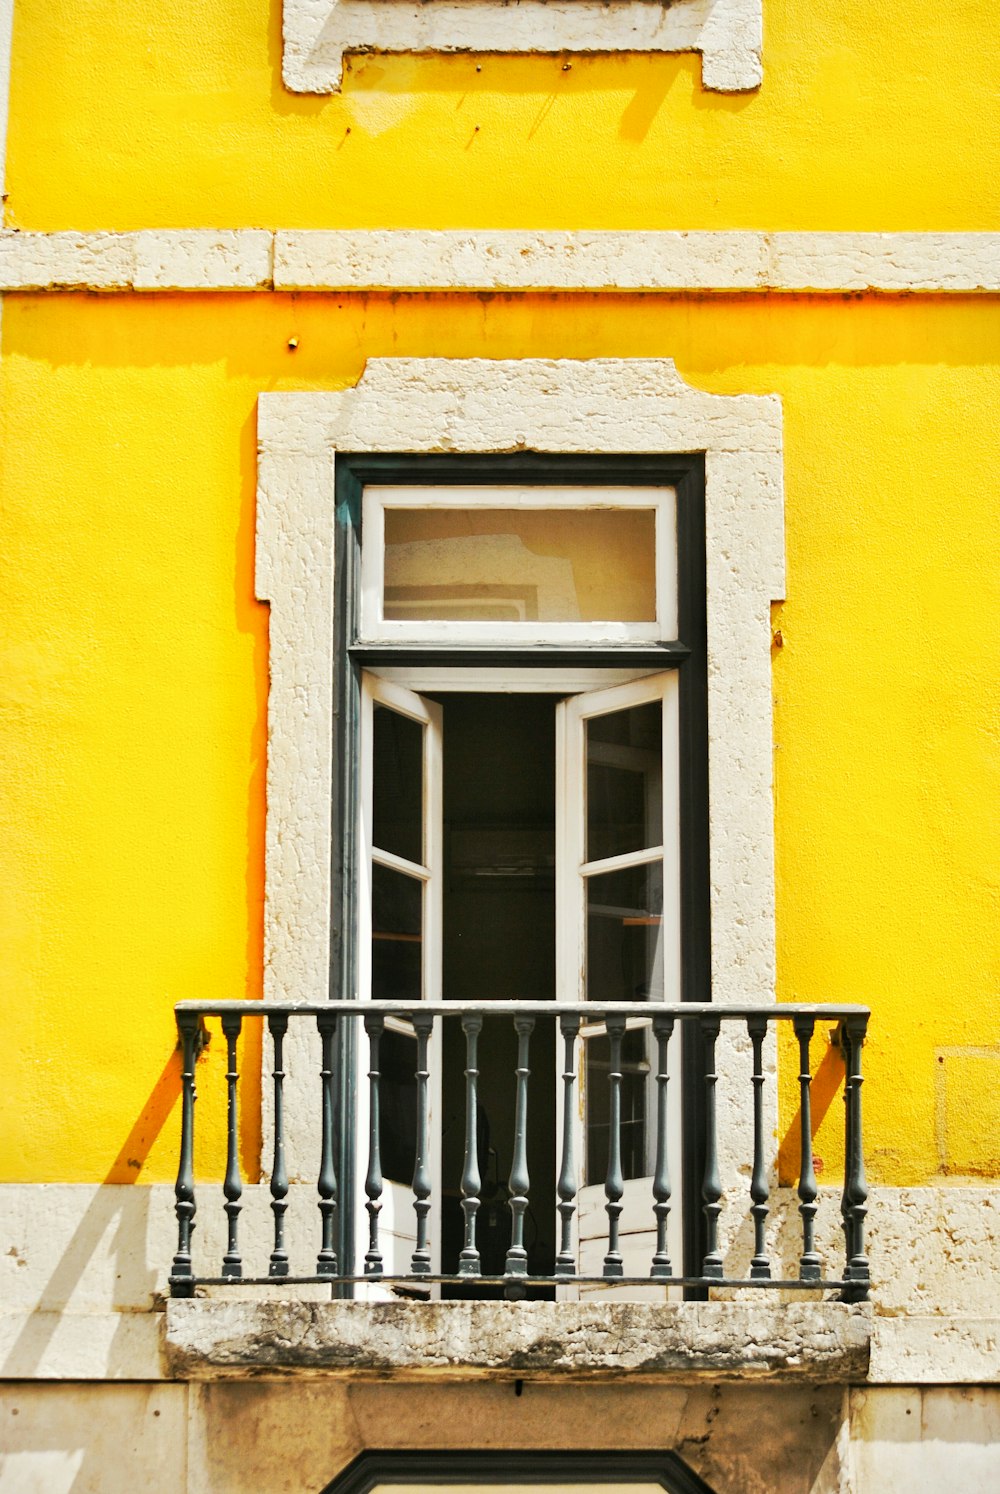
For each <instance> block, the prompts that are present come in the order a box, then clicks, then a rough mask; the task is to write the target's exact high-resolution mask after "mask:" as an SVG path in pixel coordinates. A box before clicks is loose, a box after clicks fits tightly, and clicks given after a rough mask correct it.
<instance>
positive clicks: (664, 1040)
mask: <svg viewBox="0 0 1000 1494" xmlns="http://www.w3.org/2000/svg"><path fill="white" fill-rule="evenodd" d="M673 1030H674V1019H673V1017H654V1018H653V1036H654V1037H655V1039H656V1162H655V1164H654V1167H653V1199H654V1203H653V1214H654V1215H655V1217H656V1254H655V1255H654V1256H653V1264H652V1267H651V1269H650V1272H649V1274H650V1276H652V1277H653V1278H654V1279H657V1280H663V1279H665V1278H666V1277H669V1276H673V1274H674V1268H673V1265H672V1264H671V1261H670V1253H669V1251H668V1249H667V1225H668V1222H669V1218H670V1151H669V1145H668V1143H669V1137H668V1134H667V1127H668V1114H669V1111H668V1107H667V1085H668V1084H669V1082H670V1074H669V1072H668V1062H669V1050H670V1038H671V1036H672V1034H673Z"/></svg>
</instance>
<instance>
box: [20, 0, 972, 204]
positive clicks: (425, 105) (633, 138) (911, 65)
mask: <svg viewBox="0 0 1000 1494" xmlns="http://www.w3.org/2000/svg"><path fill="white" fill-rule="evenodd" d="M567 63H568V64H569V67H568V70H565V64H567ZM480 69H481V70H480ZM11 90H12V91H11V126H10V139H9V149H8V171H7V192H8V199H7V205H6V221H7V223H8V224H11V225H13V226H17V227H21V228H44V229H55V228H79V229H105V228H150V227H152V228H155V227H181V228H189V227H193V226H197V225H202V224H204V225H210V226H213V227H246V226H257V227H274V226H279V227H288V228H292V227H376V228H387V227H388V228H392V227H425V228H436V227H455V228H473V227H483V228H504V227H512V228H524V227H543V228H766V229H782V228H785V229H817V230H822V229H870V230H873V231H878V230H902V229H910V230H917V229H957V230H969V229H987V228H995V227H996V226H997V221H998V212H1000V185H998V182H1000V173H998V172H997V169H996V167H997V160H998V155H1000V127H998V124H997V114H996V108H995V100H996V26H995V17H994V15H993V14H992V11H991V7H990V6H989V5H988V4H987V3H985V0H952V3H951V4H949V5H947V6H942V5H937V4H934V3H933V0H913V3H911V0H883V3H881V4H879V5H877V6H872V5H871V4H870V3H866V0H808V3H806V0H766V5H765V12H764V84H763V87H762V88H761V89H760V91H759V93H748V94H737V95H730V96H727V95H724V94H718V93H710V92H707V91H705V90H704V89H703V88H702V86H701V65H700V61H699V60H698V59H697V58H695V57H693V56H678V57H670V56H667V57H660V58H656V57H643V56H632V55H621V56H603V57H594V58H585V57H579V56H574V57H569V56H567V57H565V58H564V57H561V56H560V57H522V58H520V59H517V58H509V57H508V58H504V57H471V56H470V57H462V56H458V57H450V58H449V57H441V56H438V57H422V58H417V57H408V56H399V57H387V56H375V57H372V58H370V59H365V58H362V57H356V58H355V59H353V61H352V62H349V65H348V69H347V73H346V77H345V81H344V89H343V93H342V94H341V95H340V96H336V97H332V98H320V97H309V96H296V95H293V94H290V93H289V92H287V91H286V90H285V88H284V87H283V85H282V82H281V0H205V3H201V0H178V3H177V4H176V5H172V6H169V7H167V8H166V10H161V9H159V8H153V9H151V8H150V7H149V6H148V5H144V4H143V3H142V0H117V3H115V4H113V5H110V4H108V3H107V0H80V3H79V4H75V3H71V0H18V3H17V8H16V14H15V21H14V53H13V66H12V84H11ZM991 101H992V104H991Z"/></svg>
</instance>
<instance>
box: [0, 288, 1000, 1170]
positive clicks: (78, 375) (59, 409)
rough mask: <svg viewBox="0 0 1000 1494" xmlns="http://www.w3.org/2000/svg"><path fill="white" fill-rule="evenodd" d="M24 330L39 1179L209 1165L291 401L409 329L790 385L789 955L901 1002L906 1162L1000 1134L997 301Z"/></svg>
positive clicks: (252, 837) (856, 989)
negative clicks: (260, 501)
mask: <svg viewBox="0 0 1000 1494" xmlns="http://www.w3.org/2000/svg"><path fill="white" fill-rule="evenodd" d="M292 336H294V337H297V338H298V340H299V347H298V351H297V352H296V353H294V354H293V353H290V352H289V351H288V348H287V341H288V339H289V337H292ZM3 348H4V366H3V374H4V385H3V416H2V425H0V453H2V456H0V495H2V501H3V507H4V510H5V513H6V519H5V539H4V545H3V564H4V571H5V574H4V582H3V595H4V608H3V624H4V631H5V633H6V635H7V637H6V644H5V650H4V668H3V678H4V690H5V696H6V699H5V703H4V708H3V721H4V725H3V733H2V738H0V743H2V751H3V761H2V764H0V779H2V781H3V782H4V783H5V784H6V785H8V790H7V792H6V795H5V799H6V807H5V824H4V832H3V837H2V841H0V848H2V856H3V861H4V863H5V865H4V873H3V878H2V882H3V887H4V896H5V898H6V900H7V901H6V911H5V914H4V918H3V925H2V929H3V935H2V940H0V949H2V951H3V955H2V958H3V961H4V965H5V967H6V969H5V972H4V978H5V983H6V984H7V988H8V990H9V992H10V993H11V997H10V998H9V999H11V1000H15V1001H16V1002H17V1012H16V1016H15V1015H14V1013H13V1010H12V1009H11V1008H9V1009H8V1024H9V1026H10V1029H11V1034H12V1036H13V1037H15V1038H16V1044H17V1046H18V1048H19V1050H20V1057H19V1060H18V1062H17V1063H16V1064H14V1065H9V1064H8V1066H7V1074H6V1082H5V1084H4V1086H3V1087H2V1088H0V1099H2V1102H3V1104H4V1105H5V1107H7V1116H6V1118H5V1123H4V1127H3V1131H4V1135H5V1137H6V1152H5V1156H4V1160H3V1175H4V1176H5V1177H7V1178H11V1179H40V1178H41V1179H44V1178H52V1179H68V1180H89V1179H97V1178H104V1177H109V1176H110V1177H114V1178H120V1179H122V1180H125V1179H127V1178H128V1177H141V1178H142V1179H168V1178H169V1177H171V1176H172V1171H173V1168H174V1165H175V1157H176V1152H175V1145H176V1134H177V1132H176V1127H177V1107H176V1105H175V1104H174V1100H175V1097H176V1092H177V1072H176V1064H175V1061H173V1060H172V1059H171V1047H172V1042H173V1024H172V1012H171V1009H172V1003H173V1002H174V1001H175V1000H176V999H178V998H180V997H184V996H211V997H221V996H242V995H244V994H246V993H249V994H256V993H257V992H258V991H259V988H260V965H261V943H260V928H261V895H262V841H263V829H262V826H263V778H262V774H263V752H264V701H265V691H266V669H267V616H266V610H265V609H264V608H262V607H260V606H258V605H257V604H256V603H255V602H254V600H253V582H252V558H253V514H254V480H255V452H254V409H255V400H256V396H257V394H258V392H259V391H261V390H265V389H274V388H330V387H336V386H341V385H344V384H347V383H349V382H351V381H353V380H355V379H356V378H357V377H358V375H359V373H360V371H361V368H362V365H363V362H364V359H365V358H366V357H370V356H377V355H380V354H389V353H397V354H404V353H405V354H417V355H419V354H443V355H454V356H469V355H479V356H492V357H506V356H519V355H555V356H570V357H589V356H597V355H619V356H620V355H669V356H672V357H674V358H676V360H677V363H678V366H679V368H680V370H681V371H682V373H683V374H684V376H685V377H686V378H688V379H689V380H690V381H692V382H693V383H695V384H698V385H700V386H702V387H704V388H706V389H709V390H713V391H719V392H734V391H749V392H762V391H777V392H778V393H779V394H780V395H781V396H782V399H783V401H784V411H785V442H786V484H787V547H788V562H789V586H788V600H787V602H786V603H785V605H784V606H783V607H781V608H780V609H779V610H778V613H777V616H776V619H775V625H776V627H779V628H780V631H781V633H782V637H783V640H784V646H783V647H782V648H781V649H780V651H776V652H775V661H774V662H775V671H774V678H775V702H776V714H775V740H776V747H777V752H776V764H777V845H778V932H779V963H780V993H781V995H782V996H783V997H785V998H796V999H801V1000H824V1001H828V1000H829V1001H833V1000H838V999H863V1000H869V1001H870V1002H871V1003H872V1005H873V1006H874V1008H875V1011H876V1021H875V1024H874V1031H873V1034H872V1039H871V1042H870V1044H869V1046H868V1049H867V1052H866V1064H867V1071H868V1074H869V1079H870V1082H869V1084H868V1086H867V1087H866V1095H865V1098H866V1103H867V1127H866V1129H867V1136H868V1153H869V1161H870V1165H871V1173H872V1175H873V1177H874V1178H875V1179H876V1180H881V1181H887V1182H897V1183H904V1182H905V1183H918V1182H923V1181H926V1180H927V1179H929V1178H931V1177H933V1176H934V1175H935V1174H936V1173H938V1171H939V1169H940V1167H941V1164H942V1156H941V1153H940V1147H941V1144H942V1140H941V1135H940V1131H941V1124H942V1122H941V1117H942V1116H944V1118H945V1131H946V1133H947V1134H946V1137H945V1143H946V1147H947V1148H949V1149H950V1150H949V1151H947V1152H946V1155H945V1158H944V1161H945V1163H946V1165H948V1164H949V1159H950V1165H952V1166H953V1167H954V1168H955V1169H956V1170H959V1171H961V1172H963V1173H980V1174H983V1173H990V1172H995V1171H996V1168H997V1156H996V1145H995V1135H996V1130H997V1124H996V1122H997V1089H996V1086H995V1085H993V1084H992V1083H991V1082H988V1079H989V1078H990V1077H991V1076H992V1075H993V1074H994V1073H995V1072H996V1062H995V1057H993V1058H991V1056H990V1050H991V1049H992V1050H993V1052H994V1054H995V1051H996V1049H997V1045H998V1043H1000V1021H998V1018H997V1015H996V1007H995V997H994V993H995V991H996V988H997V959H996V956H997V942H996V933H995V929H996V924H995V912H996V909H995V893H996V877H995V850H996V835H995V829H996V826H995V822H994V820H993V817H992V816H991V813H990V805H991V804H992V805H995V804H996V802H997V795H998V790H1000V782H998V779H1000V762H998V752H997V721H996V713H995V705H994V706H992V707H991V697H990V689H991V680H992V678H993V677H994V676H995V672H996V653H997V647H996V639H997V637H998V636H1000V584H998V580H997V576H996V572H995V569H994V570H991V569H990V567H989V566H988V565H987V564H986V563H985V560H984V556H985V555H986V553H987V550H988V547H994V546H995V542H996V525H997V503H996V488H995V473H996V471H997V470H998V469H1000V422H998V421H997V419H996V409H997V402H998V395H1000V306H998V305H997V303H996V302H995V301H984V300H977V299H975V298H968V299H951V300H947V299H944V298H926V299H902V298H900V299H890V298H885V299H875V298H869V299H863V298H862V299H853V298H830V299H820V298H812V299H807V298H801V299H800V298H753V297H749V298H728V297H721V298H715V299H711V298H705V299H682V298H646V299H642V298H622V299H619V300H616V301H615V303H614V305H613V307H612V308H609V307H608V304H607V303H606V302H604V301H602V300H601V299H600V298H597V297H576V298H569V297H567V298H561V299H554V300H551V299H547V298H541V297H524V298H520V299H517V298H503V297H497V298H492V299H491V298H480V297H466V298H457V297H456V298H442V297H438V298H431V297H428V298H421V297H409V298H405V297H404V298H396V299H392V298H374V299H369V300H364V299H361V298H357V299H346V298H332V297H328V298H324V297H301V298H292V297H285V296H275V297H269V296H259V297H254V296H233V297H222V296H216V297H210V296H207V297H197V296H188V297H150V298H146V299H137V298H132V297H126V298H99V297H87V296H62V297H55V296H54V297H49V298H45V297H38V296H19V297H11V298H9V299H8V300H7V301H6V302H5V305H4V321H3ZM11 785H16V792H11V790H10V786H11ZM991 868H992V870H991ZM941 1049H944V1050H946V1051H947V1054H948V1055H950V1056H948V1057H946V1059H945V1061H944V1062H942V1063H939V1062H938V1057H939V1051H938V1050H941ZM983 1049H986V1050H987V1051H986V1056H985V1057H984V1056H982V1053H981V1050H983ZM965 1050H976V1051H975V1052H972V1051H969V1052H968V1053H966V1051H965ZM977 1054H978V1055H979V1056H978V1057H977ZM815 1057H816V1060H817V1062H818V1061H819V1059H820V1057H821V1048H820V1046H819V1040H817V1047H816V1050H815ZM222 1058H223V1053H222V1047H221V1043H219V1041H218V1039H216V1040H215V1041H214V1042H213V1045H212V1049H211V1052H210V1056H209V1058H208V1060H207V1065H206V1072H205V1075H204V1077H203V1078H202V1079H200V1081H199V1089H200V1094H201V1099H200V1101H199V1112H200V1113H199V1124H200V1125H201V1127H202V1133H203V1139H204V1135H205V1133H206V1123H207V1131H208V1133H209V1135H210V1141H211V1151H212V1152H213V1153H214V1156H215V1159H217V1158H218V1142H219V1126H220V1123H221V1108H220V1106H219V1105H218V1104H217V1103H215V1101H217V1100H220V1099H221V1095H222V1089H223V1084H222V1079H221V1075H222V1070H223V1064H222ZM252 1066H253V1060H252V1057H251V1058H250V1059H249V1060H248V1062H247V1067H248V1068H250V1067H252ZM984 1066H985V1067H984ZM984 1076H985V1077H984ZM836 1078H837V1075H836V1072H835V1066H831V1064H830V1063H829V1062H828V1063H827V1066H826V1069H825V1070H824V1074H823V1076H821V1077H820V1078H818V1079H817V1084H816V1090H817V1108H818V1109H819V1110H823V1109H824V1108H825V1103H829V1104H830V1110H829V1117H828V1120H827V1122H826V1123H825V1124H824V1125H822V1126H821V1127H820V1131H819V1137H818V1140H817V1149H818V1151H819V1153H820V1155H821V1156H823V1157H824V1158H825V1159H827V1162H828V1169H827V1171H828V1175H829V1172H830V1170H831V1169H832V1170H835V1163H836V1157H837V1140H836V1135H835V1133H836V1131H837V1130H839V1126H840V1124H841V1120H840V1113H841V1110H842V1107H841V1106H840V1103H839V1097H838V1096H837V1095H836V1094H835V1093H834V1088H833V1083H831V1082H830V1081H833V1082H835V1081H836ZM213 1095H214V1097H215V1100H213V1099H212V1098H211V1097H212V1096H213ZM823 1096H825V1097H826V1099H825V1103H824V1101H823V1098H822V1097H823ZM831 1099H832V1100H834V1101H835V1102H836V1103H830V1101H831ZM171 1106H173V1111H172V1113H169V1112H170V1111H171ZM790 1117H791V1112H790V1111H789V1114H788V1116H787V1117H786V1120H787V1119H790ZM161 1128H162V1129H161ZM949 1136H950V1140H949V1139H948V1137H949ZM991 1138H992V1139H991ZM247 1140H248V1143H249V1146H248V1157H249V1156H250V1155H252V1150H253V1140H254V1138H253V1136H252V1135H250V1136H248V1138H247ZM203 1156H204V1157H205V1159H206V1162H207V1161H208V1160H210V1159H209V1153H208V1151H207V1150H206V1151H205V1152H204V1153H203ZM133 1162H139V1163H141V1164H142V1165H141V1167H135V1166H133V1165H131V1164H132V1163H133ZM213 1165H217V1161H216V1162H214V1163H213ZM215 1175H216V1176H218V1173H216V1174H215Z"/></svg>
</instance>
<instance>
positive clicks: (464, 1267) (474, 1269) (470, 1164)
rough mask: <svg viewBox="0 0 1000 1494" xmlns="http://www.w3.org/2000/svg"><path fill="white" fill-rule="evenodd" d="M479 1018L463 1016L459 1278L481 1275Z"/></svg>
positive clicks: (480, 1024) (480, 1026)
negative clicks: (462, 1230) (462, 1227)
mask: <svg viewBox="0 0 1000 1494" xmlns="http://www.w3.org/2000/svg"><path fill="white" fill-rule="evenodd" d="M482 1028H483V1019H482V1017H477V1016H473V1015H471V1014H468V1013H465V1014H463V1016H462V1031H463V1032H464V1033H465V1162H464V1166H463V1168H462V1213H463V1215H464V1217H465V1243H464V1245H463V1246H462V1253H461V1255H460V1256H459V1257H458V1274H459V1276H478V1275H479V1274H480V1261H479V1251H478V1250H477V1249H476V1214H477V1213H478V1211H479V1190H480V1188H481V1187H482V1183H483V1180H482V1178H481V1176H480V1173H479V1068H478V1063H479V1053H478V1048H479V1034H480V1032H481V1031H482Z"/></svg>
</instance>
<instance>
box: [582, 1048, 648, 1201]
mask: <svg viewBox="0 0 1000 1494" xmlns="http://www.w3.org/2000/svg"><path fill="white" fill-rule="evenodd" d="M648 1031H649V1029H648V1028H646V1027H638V1028H634V1029H633V1030H632V1031H630V1032H626V1034H625V1036H624V1038H623V1039H622V1068H621V1073H622V1084H621V1116H622V1124H621V1131H620V1133H619V1134H620V1137H621V1142H620V1145H621V1156H622V1176H623V1177H625V1178H642V1177H646V1176H647V1175H648V1172H649V1167H648V1164H647V1162H646V1075H647V1074H648V1073H649V1058H648V1055H647V1052H646V1043H647V1034H648ZM610 1071H611V1043H610V1041H609V1039H608V1037H607V1036H606V1035H601V1036H597V1037H592V1038H588V1039H587V1088H586V1094H587V1165H586V1181H587V1183H603V1182H604V1179H605V1178H606V1177H607V1175H608V1139H609V1136H610V1117H611V1109H610V1088H609V1085H608V1074H609V1073H610Z"/></svg>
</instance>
